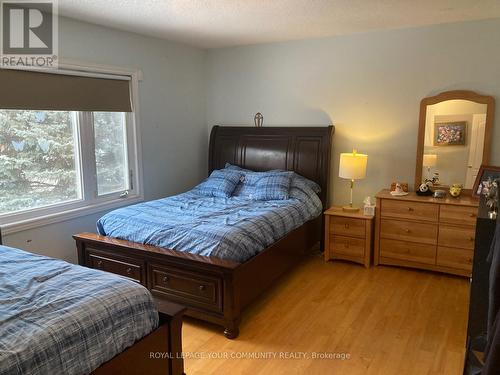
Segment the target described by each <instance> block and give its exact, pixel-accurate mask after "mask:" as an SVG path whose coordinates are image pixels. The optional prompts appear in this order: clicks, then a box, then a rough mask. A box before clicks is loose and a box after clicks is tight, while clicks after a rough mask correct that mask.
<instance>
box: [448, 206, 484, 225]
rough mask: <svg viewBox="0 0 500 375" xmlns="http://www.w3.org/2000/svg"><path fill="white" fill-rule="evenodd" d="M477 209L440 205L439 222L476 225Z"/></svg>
mask: <svg viewBox="0 0 500 375" xmlns="http://www.w3.org/2000/svg"><path fill="white" fill-rule="evenodd" d="M477 210H478V208H477V207H470V206H451V205H448V204H442V205H441V208H440V211H439V221H440V222H441V223H446V224H458V225H476V219H477Z"/></svg>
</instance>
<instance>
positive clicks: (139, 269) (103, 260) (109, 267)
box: [87, 250, 145, 285]
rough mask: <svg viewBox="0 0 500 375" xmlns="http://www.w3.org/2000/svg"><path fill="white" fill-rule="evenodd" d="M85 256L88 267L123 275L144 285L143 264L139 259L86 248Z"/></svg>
mask: <svg viewBox="0 0 500 375" xmlns="http://www.w3.org/2000/svg"><path fill="white" fill-rule="evenodd" d="M87 256H88V258H87V259H88V261H87V265H88V266H89V267H91V268H95V269H97V270H102V271H107V272H111V273H114V274H117V275H121V276H125V277H128V278H129V279H132V280H134V281H137V282H139V283H141V284H143V285H145V280H144V277H143V269H144V266H143V263H142V262H141V261H135V260H133V259H130V258H127V257H122V256H119V255H115V254H111V253H106V252H101V251H93V250H88V255H87Z"/></svg>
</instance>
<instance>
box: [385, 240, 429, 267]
mask: <svg viewBox="0 0 500 375" xmlns="http://www.w3.org/2000/svg"><path fill="white" fill-rule="evenodd" d="M380 257H381V258H389V259H396V260H400V261H401V260H403V261H405V260H406V261H410V262H416V263H424V264H432V265H434V264H436V246H435V245H422V244H418V243H413V242H404V241H396V240H387V239H381V240H380Z"/></svg>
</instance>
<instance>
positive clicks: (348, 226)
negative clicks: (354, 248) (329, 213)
mask: <svg viewBox="0 0 500 375" xmlns="http://www.w3.org/2000/svg"><path fill="white" fill-rule="evenodd" d="M330 233H331V234H336V235H343V236H353V237H360V238H364V237H365V220H362V219H352V218H349V217H342V216H333V217H331V219H330Z"/></svg>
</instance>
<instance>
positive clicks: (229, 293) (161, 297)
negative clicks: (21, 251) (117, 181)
mask: <svg viewBox="0 0 500 375" xmlns="http://www.w3.org/2000/svg"><path fill="white" fill-rule="evenodd" d="M333 131H334V128H333V126H329V127H271V128H255V127H241V126H234V127H233V126H214V127H213V129H212V132H211V136H210V148H209V155H208V156H209V168H208V172H209V173H211V172H212V171H213V170H215V169H220V168H224V166H225V164H226V162H229V163H231V164H234V165H238V166H240V167H243V168H248V169H252V170H256V171H266V170H271V169H283V170H291V171H295V172H297V173H298V174H300V175H302V176H304V177H307V178H308V179H310V180H312V181H315V182H316V183H318V184H319V185H320V187H321V193H319V197H320V199H321V201H322V203H323V207H324V208H325V207H326V202H327V192H328V180H329V178H328V175H329V169H330V165H329V161H330V147H331V138H332V135H333ZM321 229H322V218H321V217H318V218H316V219H314V220H311V221H309V222H307V223H305V224H303V225H302V226H300V227H299V228H297V229H295V230H293V231H292V232H290V233H289V234H287V235H286V236H285V237H283V238H282V239H281V240H279V241H277V242H276V243H274V244H273V245H271V246H269V247H268V248H266V249H265V250H263V251H262V252H260V253H259V254H258V255H256V256H254V257H253V258H251V259H249V260H248V261H246V262H244V263H236V262H232V261H227V260H223V259H219V258H215V257H205V256H200V255H194V254H191V253H188V252H180V251H176V250H171V249H165V248H159V247H155V246H150V245H143V244H138V243H133V242H129V241H124V240H119V239H115V238H110V237H106V236H99V235H96V234H90V233H82V234H77V235H75V236H74V239H75V240H76V245H77V250H78V261H79V263H80V264H81V265H85V266H88V267H92V268H98V269H102V270H106V271H109V272H113V273H116V274H120V275H124V276H127V277H130V278H132V279H134V280H136V281H137V282H139V283H141V284H143V285H144V286H146V287H147V288H148V289H149V290H150V291H151V293H152V294H153V296H154V297H155V298H156V299H157V301H159V306H160V311H161V301H171V302H175V303H179V304H182V305H185V306H186V307H187V310H186V313H185V314H186V315H188V316H192V317H194V318H198V319H201V320H204V321H208V322H212V323H215V324H218V325H221V326H222V327H224V335H225V336H226V337H227V338H231V339H232V338H236V337H237V336H238V334H239V323H240V317H241V311H242V309H243V308H245V306H247V305H248V304H249V303H250V302H252V300H254V299H255V298H256V297H257V296H258V295H259V294H261V293H262V292H263V291H265V290H266V289H268V288H269V287H270V286H271V285H272V284H273V283H274V282H275V280H276V279H277V278H279V277H280V276H281V275H282V274H283V273H284V272H286V271H287V270H289V269H290V268H291V267H293V266H294V265H295V264H296V263H297V262H299V261H300V260H301V259H302V258H303V257H304V255H306V254H307V252H308V250H310V249H311V248H312V247H313V246H314V245H315V244H317V243H318V242H320V241H321V238H322V236H321V233H322V231H321Z"/></svg>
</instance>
